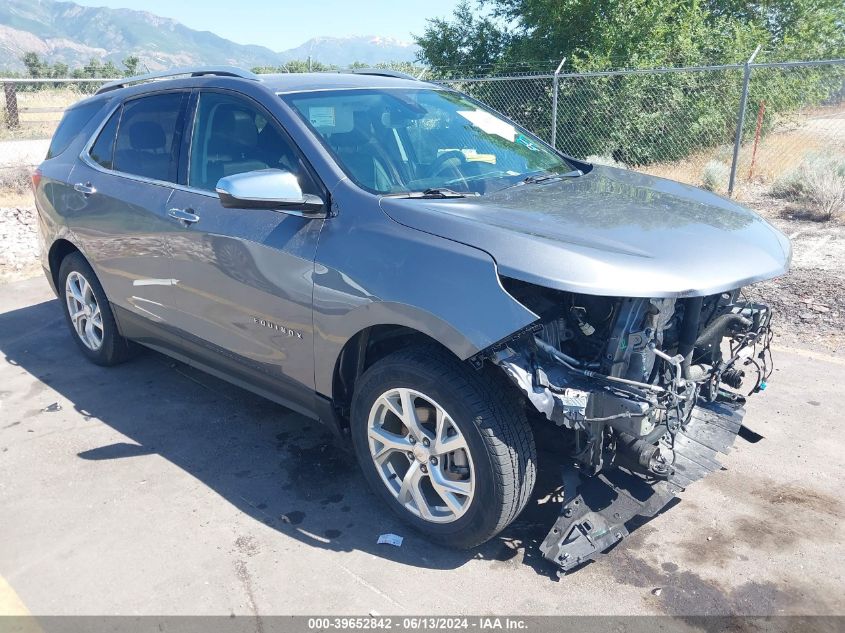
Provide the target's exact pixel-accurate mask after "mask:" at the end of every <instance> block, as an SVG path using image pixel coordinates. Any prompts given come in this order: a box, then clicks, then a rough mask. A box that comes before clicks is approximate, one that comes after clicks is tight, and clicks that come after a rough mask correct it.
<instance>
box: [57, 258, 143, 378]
mask: <svg viewBox="0 0 845 633" xmlns="http://www.w3.org/2000/svg"><path fill="white" fill-rule="evenodd" d="M69 277H71V278H72V283H73V284H75V287H76V288H77V289H80V287H81V288H82V289H83V294H84V295H85V296H84V298H85V299H86V302H85V303H86V304H87V307H88V309H89V310H90V307H91V306H92V305H93V306H96V308H99V317H100V318H99V326H94V332H95V334H94V338H95V339H97V340H99V344H98V345H97V344H96V342H95V343H93V344H92V343H91V338H89V337H88V335H87V334H85V331H86V328H85V327H84V326H82V327H81V330H82V332H83V333H80V331H78V330H77V326H76V325H75V324H74V321H73V319H72V318H71V313H70V309H71V303H72V302H75V303H74V305H77V306H78V305H80V303H79V302H78V300H72V299H70V298H69V297H68V292H69V291H68V278H69ZM80 279H81V280H82V282H84V284H83V283H81V282H80V281H79V280H80ZM86 284H87V286H88V287H87V288H86V287H85V285H86ZM89 288H90V290H89ZM58 291H59V300H60V302H61V305H62V310H63V312H64V315H65V322H66V323H67V325H68V328H69V329H70V332H71V336H72V337H73V340H74V341H76V344H77V345H78V346H79V349H80V350H81V351H82V353H83V354H84V355H85V357H86V358H87V359H88V360H90V361H91V362H92V363H95V364H97V365H103V366H106V367H108V366H112V365H118V364H120V363H122V362H124V361H126V360H127V359H128V358H129V357H130V356H131V355H132V352H133V351H134V346H133V344H132V343H130V342H129V341H128V340H127V339H125V338H124V337H123V336H121V335H120V332H119V331H118V329H117V323H116V322H115V320H114V314H113V313H112V310H111V305H110V304H109V301H108V299H107V298H106V293H105V292H104V291H103V287H102V286H101V285H100V281H99V279H97V275H95V274H94V270H93V269H92V268H91V265H90V264H89V263H88V262H87V261H86V260H85V258H84V257H83V256H82V254H81V253H79V252H75V253H70V254H69V255H68V256H67V257H65V258H64V259H63V260H62V263H61V266H59V287H58ZM91 299H93V301H91ZM89 314H90V316H92V317H93V319H91V318H89V317H88V315H89ZM80 321H84V322H86V323H87V322H88V321H91V323H92V325H93V324H94V323H95V322H96V321H97V319H96V311H90V312H89V313H86V316H83V317H81V319H80ZM86 340H88V343H86Z"/></svg>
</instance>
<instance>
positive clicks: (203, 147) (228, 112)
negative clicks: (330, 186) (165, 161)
mask: <svg viewBox="0 0 845 633" xmlns="http://www.w3.org/2000/svg"><path fill="white" fill-rule="evenodd" d="M258 169H284V170H285V171H289V172H291V173H293V174H295V175H296V176H297V178H298V179H299V186H300V187H302V190H303V191H304V192H306V193H317V192H316V187H315V185H314V183H313V181H312V179H311V177H310V175H309V174H308V171H307V170H306V169H305V167H304V165H303V164H302V161H301V159H300V157H299V153H298V152H297V151H296V149H295V148H294V146H293V145H292V144H291V142H290V141H289V140H288V138H287V135H285V134H284V133H282V132H281V131H280V130H279V128H277V127H276V126H275V125H274V124H273V123H270V122H269V121H268V120H267V118H266V117H265V116H264V115H263V114H262V113H261V112H260V111H259V110H258V109H257V108H256V107H255V106H253V105H252V104H250V103H249V102H248V101H246V100H245V99H241V98H238V97H234V96H231V95H227V94H221V93H217V92H203V93H201V94H200V98H199V106H198V107H197V114H196V118H195V119H194V130H193V135H192V138H191V164H190V169H189V171H188V185H190V186H191V187H196V188H197V189H205V190H207V191H214V189H215V187H216V186H217V181H218V180H220V179H221V178H223V177H224V176H231V175H233V174H240V173H243V172H247V171H255V170H258Z"/></svg>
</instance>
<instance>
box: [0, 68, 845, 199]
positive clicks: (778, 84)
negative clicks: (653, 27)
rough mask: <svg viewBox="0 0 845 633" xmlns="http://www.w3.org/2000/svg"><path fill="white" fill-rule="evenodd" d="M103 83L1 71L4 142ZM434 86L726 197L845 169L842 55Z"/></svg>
mask: <svg viewBox="0 0 845 633" xmlns="http://www.w3.org/2000/svg"><path fill="white" fill-rule="evenodd" d="M561 66H562V64H561ZM104 81H108V80H107V79H103V80H98V79H25V78H23V79H0V82H2V83H3V90H2V91H0V142H2V141H7V140H27V139H47V138H49V137H50V136H51V135H52V133H53V132H54V131H55V128H56V125H57V124H58V122H59V120H60V119H61V116H62V112H63V110H64V109H65V108H66V107H67V106H69V105H70V104H72V103H74V102H76V101H78V100H79V99H81V98H84V97H85V96H88V95H90V94H92V93H93V92H94V91H96V89H97V88H98V87H99V85H101V84H102V82H104ZM439 82H440V83H441V84H443V85H446V86H449V87H451V88H454V89H457V90H460V91H462V92H466V93H468V94H470V95H472V96H474V97H476V98H477V99H480V100H481V101H484V102H485V103H488V104H489V105H491V106H492V107H493V108H495V109H496V110H498V111H500V112H502V113H504V114H505V115H507V116H509V117H510V118H512V119H513V120H515V121H517V122H518V123H520V124H522V125H523V126H525V127H526V128H528V129H529V130H531V131H533V132H534V133H536V134H538V135H539V136H540V137H542V138H543V139H545V140H547V141H549V142H550V143H552V144H553V145H555V146H556V147H557V148H558V149H560V150H562V151H563V152H565V153H567V154H570V155H572V156H575V157H577V158H584V159H590V160H591V161H593V162H601V163H607V164H616V165H620V166H623V167H628V168H631V169H638V170H641V171H645V172H648V173H652V174H656V175H660V176H665V177H667V178H672V179H674V180H679V181H681V182H685V183H689V184H693V185H697V186H705V187H707V188H710V189H714V190H716V191H720V192H723V193H724V192H728V191H729V190H731V189H736V188H739V189H738V190H739V191H741V190H742V188H743V187H745V186H747V185H748V184H754V183H757V184H761V183H762V184H771V183H774V182H776V181H778V179H782V178H786V177H788V175H789V174H790V173H791V172H793V171H794V170H796V169H798V168H799V167H800V166H801V165H802V164H803V163H805V162H807V161H813V160H816V159H817V157H827V158H828V159H830V157H834V158H836V157H841V162H842V164H843V165H845V60H823V61H810V62H785V63H764V64H754V63H748V64H734V65H723V66H700V67H691V68H657V69H642V70H613V71H602V72H590V73H570V72H567V73H561V72H560V67H559V68H558V71H557V72H555V73H548V74H535V75H514V76H488V77H467V78H462V79H454V78H450V79H442V80H439ZM743 102H744V103H745V106H744V107H743ZM740 122H741V125H740V124H739V123H740ZM5 145H7V146H8V145H9V144H5ZM6 154H8V151H4V150H3V145H0V169H6V170H8V169H10V168H13V167H14V165H15V163H16V162H19V159H18V158H16V157H15V156H13V155H9V156H6ZM837 159H838V158H837ZM732 184H733V185H735V186H732ZM731 193H733V192H732V191H731Z"/></svg>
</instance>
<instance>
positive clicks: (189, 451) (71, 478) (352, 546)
mask: <svg viewBox="0 0 845 633" xmlns="http://www.w3.org/2000/svg"><path fill="white" fill-rule="evenodd" d="M0 351H2V355H3V359H4V360H3V361H2V362H0V594H4V593H5V595H0V604H9V603H12V602H14V600H15V599H19V601H20V603H22V604H23V605H25V607H26V608H28V609H29V611H30V612H32V613H34V614H230V613H236V614H251V613H260V614H274V613H289V614H307V613H346V614H367V613H368V612H373V611H375V612H377V613H379V614H393V613H418V614H447V613H454V614H457V613H469V614H482V613H517V614H529V613H541V614H553V613H569V614H597V613H601V614H644V613H657V614H660V613H680V614H723V613H741V614H775V613H794V614H820V613H824V614H829V613H837V614H842V613H845V597H844V596H845V592H843V586H845V585H843V568H845V530H843V514H845V510H843V502H842V501H841V489H842V484H843V481H845V477H844V476H843V475H845V469H843V455H845V441H843V438H842V419H843V418H842V408H841V396H842V394H843V384H845V364H843V362H842V361H841V360H837V359H832V358H826V357H824V356H820V355H816V354H812V353H807V352H801V351H785V350H780V351H776V353H775V364H776V366H777V367H778V371H777V372H776V374H775V376H773V379H772V381H771V386H770V389H769V390H768V391H767V392H765V393H764V394H762V395H760V396H757V397H755V398H754V399H753V400H752V402H751V405H750V407H749V409H750V412H749V416H748V417H747V418H746V422H747V426H749V427H750V428H751V429H753V430H754V431H756V432H757V433H759V434H761V435H763V436H765V437H764V439H763V440H761V441H759V442H757V443H755V444H751V443H748V442H746V441H744V440H741V439H740V440H739V441H738V444H737V448H736V449H735V450H734V451H733V452H732V453H731V455H730V456H728V457H727V458H726V459H725V460H724V464H725V469H724V470H722V471H721V472H717V473H715V474H713V475H712V476H710V477H709V478H708V479H706V480H704V481H703V482H699V483H698V484H696V485H694V486H693V487H691V488H690V489H689V490H688V491H686V492H685V493H684V494H683V496H682V499H681V501H680V502H679V503H678V504H677V505H676V506H675V507H674V508H671V509H670V510H669V511H667V512H665V513H663V514H661V515H660V516H658V517H657V518H655V519H654V520H653V521H651V522H650V523H648V524H647V525H645V526H643V527H642V528H640V529H639V530H638V531H636V532H635V533H634V535H632V537H631V538H629V539H627V540H626V541H623V543H622V544H620V545H619V546H618V547H617V548H616V549H615V550H613V551H612V552H610V554H609V555H607V556H605V557H603V558H602V559H601V560H600V561H598V562H596V563H593V564H591V565H588V566H587V567H585V568H583V569H581V570H580V571H577V572H575V573H574V574H571V575H569V576H566V577H564V578H563V579H561V580H559V581H558V580H556V579H554V577H553V575H551V574H550V569H549V568H548V567H546V565H545V564H544V563H543V562H542V561H541V560H539V556H538V554H537V549H536V546H537V542H538V540H539V539H542V537H543V536H544V535H545V532H546V530H547V529H548V527H549V525H550V522H551V518H550V516H549V515H550V514H551V515H554V513H555V511H556V510H555V508H554V507H553V505H552V504H539V503H536V502H534V501H532V504H531V505H530V507H529V508H528V510H527V511H526V512H525V513H524V514H523V515H522V517H520V519H519V520H518V521H517V523H516V524H515V525H514V526H512V527H511V528H510V529H509V530H508V531H507V532H506V533H505V534H503V535H502V536H501V537H500V538H498V539H496V540H495V541H493V542H491V543H488V544H487V545H485V546H483V547H482V548H480V549H478V550H476V551H472V552H454V551H450V550H445V549H442V548H439V547H436V546H433V545H431V544H429V543H427V542H426V541H424V540H423V539H421V538H420V537H418V536H416V535H415V534H414V533H412V532H410V531H409V530H407V529H405V528H404V527H403V525H402V524H401V523H399V522H398V521H397V520H395V519H393V517H392V515H391V514H390V513H389V512H388V511H386V509H384V508H382V507H381V505H380V502H378V500H376V499H375V497H374V496H372V495H371V494H370V493H369V492H368V491H367V490H366V489H365V487H364V482H363V479H362V477H361V475H360V474H359V472H358V470H357V466H356V465H355V464H354V463H353V462H352V461H351V460H350V459H349V458H348V457H347V456H346V455H345V454H344V453H343V451H342V450H340V449H339V448H337V447H336V446H334V445H333V444H332V442H331V439H330V437H329V436H328V435H327V433H326V432H325V430H324V429H322V428H319V427H316V426H314V425H312V424H310V423H309V422H307V421H306V420H304V419H303V418H302V417H301V416H298V415H296V414H294V413H291V412H289V411H286V410H285V409H282V408H280V407H278V406H276V405H273V404H270V403H268V402H264V401H262V400H260V399H258V398H257V397H254V396H252V395H250V394H248V393H246V392H244V391H241V390H239V389H237V388H235V387H231V386H228V385H226V384H224V383H222V382H220V381H218V380H216V379H214V378H212V377H210V376H207V375H205V374H202V373H200V372H197V371H195V370H192V369H190V368H187V367H185V366H184V365H182V364H180V363H175V362H173V361H171V360H169V359H167V358H165V357H163V356H160V355H158V354H155V353H152V352H149V353H146V354H144V355H142V356H141V357H139V358H137V359H135V360H134V361H132V362H130V363H128V364H125V365H122V366H120V367H117V368H112V369H104V368H100V367H96V366H94V365H91V364H89V363H87V362H86V361H84V359H83V358H82V356H81V355H80V354H79V353H78V351H77V349H76V346H75V344H74V343H73V341H72V340H71V338H70V335H69V333H68V332H67V330H66V328H65V325H64V323H63V321H62V319H61V313H60V309H59V305H58V302H57V301H56V300H55V299H54V298H53V296H52V295H51V293H50V291H49V289H48V287H47V284H46V282H45V281H44V280H43V279H40V278H39V279H33V280H29V281H24V282H16V283H14V284H10V285H6V286H0ZM544 457H545V458H546V459H545V461H544V462H543V463H545V464H550V463H553V460H552V459H551V458H550V456H548V455H543V454H542V453H541V459H543V458H544ZM554 479H555V476H554V468H546V469H545V471H544V481H543V485H541V486H540V492H539V495H542V494H544V492H545V491H546V490H547V489H548V487H549V486H551V485H553V484H554V483H555V482H554ZM383 532H395V533H398V534H402V535H404V536H405V542H404V545H403V546H402V547H401V548H394V547H391V546H389V545H377V544H376V539H377V538H378V535H379V534H381V533H383ZM657 588H660V589H661V591H659V592H658V591H655V589H657Z"/></svg>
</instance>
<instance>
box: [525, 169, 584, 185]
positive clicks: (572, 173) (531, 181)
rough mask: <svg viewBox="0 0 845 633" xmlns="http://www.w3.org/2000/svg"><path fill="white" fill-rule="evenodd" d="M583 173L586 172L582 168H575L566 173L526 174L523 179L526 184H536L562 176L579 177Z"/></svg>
mask: <svg viewBox="0 0 845 633" xmlns="http://www.w3.org/2000/svg"><path fill="white" fill-rule="evenodd" d="M583 175H584V172H583V171H581V170H580V169H573V170H572V171H568V172H566V173H565V174H542V175H540V176H526V177H525V178H523V179H522V183H523V184H525V185H534V184H536V183H538V182H547V181H549V180H558V179H561V178H578V177H580V176H583Z"/></svg>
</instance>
